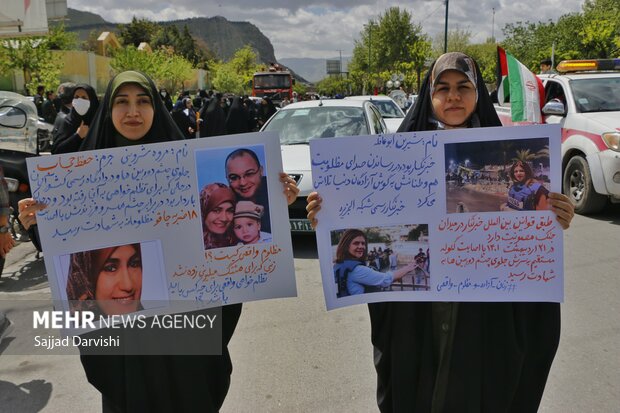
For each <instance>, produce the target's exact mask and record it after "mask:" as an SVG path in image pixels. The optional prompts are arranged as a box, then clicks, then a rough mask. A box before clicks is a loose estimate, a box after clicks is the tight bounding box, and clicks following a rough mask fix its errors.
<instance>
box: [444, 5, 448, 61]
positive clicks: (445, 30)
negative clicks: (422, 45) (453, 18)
mask: <svg viewBox="0 0 620 413" xmlns="http://www.w3.org/2000/svg"><path fill="white" fill-rule="evenodd" d="M448 3H449V0H446V26H445V28H444V32H443V52H444V53H448Z"/></svg>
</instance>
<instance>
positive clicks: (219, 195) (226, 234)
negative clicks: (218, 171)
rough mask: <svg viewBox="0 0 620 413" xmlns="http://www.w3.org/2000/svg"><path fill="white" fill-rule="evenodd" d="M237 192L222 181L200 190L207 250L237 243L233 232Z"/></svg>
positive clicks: (203, 231) (204, 238)
mask: <svg viewBox="0 0 620 413" xmlns="http://www.w3.org/2000/svg"><path fill="white" fill-rule="evenodd" d="M236 203H237V202H236V200H235V194H234V192H233V191H232V189H230V188H229V187H228V185H225V184H222V183H217V182H216V183H212V184H208V185H205V186H204V187H203V188H202V190H201V191H200V215H201V218H202V233H203V240H204V246H205V250H210V249H212V248H224V247H230V246H233V245H236V244H237V239H236V238H235V234H234V232H233V228H232V226H233V218H234V215H235V205H236Z"/></svg>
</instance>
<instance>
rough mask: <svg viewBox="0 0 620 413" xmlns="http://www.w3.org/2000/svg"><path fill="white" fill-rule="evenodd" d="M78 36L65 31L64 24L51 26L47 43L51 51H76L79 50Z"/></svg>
mask: <svg viewBox="0 0 620 413" xmlns="http://www.w3.org/2000/svg"><path fill="white" fill-rule="evenodd" d="M78 39H79V37H78V34H77V33H75V32H68V31H66V30H65V25H64V23H61V24H59V25H56V26H50V29H49V34H48V35H47V42H48V48H49V50H75V49H77V48H78V44H79V41H78Z"/></svg>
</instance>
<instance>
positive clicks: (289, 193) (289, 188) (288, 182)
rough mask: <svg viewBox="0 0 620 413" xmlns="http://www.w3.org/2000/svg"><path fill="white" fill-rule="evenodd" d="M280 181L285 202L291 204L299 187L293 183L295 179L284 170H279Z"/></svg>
mask: <svg viewBox="0 0 620 413" xmlns="http://www.w3.org/2000/svg"><path fill="white" fill-rule="evenodd" d="M280 182H282V184H283V186H284V195H285V196H286V202H288V204H289V205H290V204H292V203H293V202H295V200H296V199H297V195H298V194H299V188H298V187H297V184H296V183H295V180H294V179H293V178H291V177H290V176H289V175H288V174H287V173H286V172H280Z"/></svg>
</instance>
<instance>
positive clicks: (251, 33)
mask: <svg viewBox="0 0 620 413" xmlns="http://www.w3.org/2000/svg"><path fill="white" fill-rule="evenodd" d="M67 17H68V20H67V21H65V27H66V29H67V30H68V31H71V32H76V33H78V35H79V36H80V40H86V39H87V38H88V35H89V34H90V32H91V31H93V30H95V31H97V32H102V31H113V32H118V27H117V26H118V23H111V22H108V21H106V20H104V19H103V18H102V17H101V16H99V15H97V14H94V13H89V12H83V11H79V10H75V9H71V8H69V9H67ZM155 23H157V24H160V25H175V26H177V28H178V29H179V30H180V31H182V30H183V26H185V25H187V27H188V29H189V31H190V33H191V34H192V36H193V37H194V38H195V39H196V40H197V41H198V42H199V43H201V42H204V43H205V44H207V45H208V47H209V50H211V51H212V52H214V53H215V55H216V56H217V57H218V58H220V59H222V60H228V59H230V58H231V57H232V56H233V55H234V53H235V51H236V50H238V49H240V48H242V47H243V46H245V45H247V44H249V45H250V46H252V48H254V50H256V52H257V54H258V59H259V61H261V62H263V63H270V62H275V61H276V57H275V54H274V51H273V45H272V44H271V42H270V41H269V39H268V38H267V37H266V36H265V35H264V34H263V33H262V32H261V31H260V30H259V29H258V27H256V26H254V25H253V24H252V23H249V22H231V21H228V20H226V19H225V18H224V17H221V16H216V17H195V18H191V19H184V20H174V21H166V22H155Z"/></svg>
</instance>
